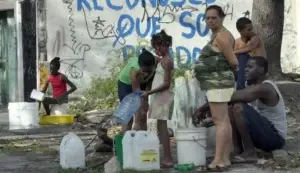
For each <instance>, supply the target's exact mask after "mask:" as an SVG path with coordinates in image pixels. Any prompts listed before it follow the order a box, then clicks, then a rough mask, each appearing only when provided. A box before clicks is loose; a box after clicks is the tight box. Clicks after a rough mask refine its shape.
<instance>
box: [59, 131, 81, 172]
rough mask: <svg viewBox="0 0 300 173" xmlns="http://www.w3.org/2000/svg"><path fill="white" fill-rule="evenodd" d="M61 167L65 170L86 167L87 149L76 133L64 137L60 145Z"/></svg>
mask: <svg viewBox="0 0 300 173" xmlns="http://www.w3.org/2000/svg"><path fill="white" fill-rule="evenodd" d="M60 166H61V167H62V168H63V169H77V168H84V167H85V147H84V144H83V142H82V140H81V139H80V138H79V137H78V136H77V135H76V134H75V133H69V134H68V135H66V136H64V137H63V139H62V141H61V143H60Z"/></svg>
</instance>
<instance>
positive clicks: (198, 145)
mask: <svg viewBox="0 0 300 173" xmlns="http://www.w3.org/2000/svg"><path fill="white" fill-rule="evenodd" d="M175 137H176V142H177V154H178V156H177V157H178V164H190V163H193V164H195V165H196V166H205V165H206V128H187V129H177V130H176V133H175Z"/></svg>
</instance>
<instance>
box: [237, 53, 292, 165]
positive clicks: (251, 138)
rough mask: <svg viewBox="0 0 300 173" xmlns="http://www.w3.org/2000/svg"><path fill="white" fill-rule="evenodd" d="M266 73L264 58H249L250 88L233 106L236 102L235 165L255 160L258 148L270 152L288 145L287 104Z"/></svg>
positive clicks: (238, 96) (248, 77)
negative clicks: (286, 141)
mask: <svg viewBox="0 0 300 173" xmlns="http://www.w3.org/2000/svg"><path fill="white" fill-rule="evenodd" d="M267 72H268V62H267V60H266V59H265V58H264V57H252V58H250V59H249V61H248V63H247V65H246V68H245V76H246V80H247V84H248V85H249V86H248V87H247V88H245V89H243V90H239V91H237V92H235V93H234V94H233V95H232V97H231V103H237V104H235V105H234V106H233V111H232V115H231V122H232V128H233V132H234V133H233V140H234V141H233V142H234V148H235V154H236V156H235V157H234V159H233V161H234V162H248V161H256V152H255V148H258V149H261V150H264V151H267V152H269V151H273V150H276V149H281V148H282V147H283V146H284V144H285V139H286V114H285V105H284V101H283V98H282V96H281V93H280V91H279V90H278V88H277V86H276V84H274V83H273V82H272V81H270V80H267V75H266V74H267ZM247 103H248V104H247Z"/></svg>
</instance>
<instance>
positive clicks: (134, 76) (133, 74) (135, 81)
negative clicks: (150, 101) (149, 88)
mask: <svg viewBox="0 0 300 173" xmlns="http://www.w3.org/2000/svg"><path fill="white" fill-rule="evenodd" d="M130 78H131V85H132V91H133V92H136V91H140V90H141V86H140V84H141V83H140V80H139V78H138V71H136V69H135V68H131V71H130Z"/></svg>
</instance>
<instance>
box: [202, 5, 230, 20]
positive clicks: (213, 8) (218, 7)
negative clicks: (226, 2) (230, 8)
mask: <svg viewBox="0 0 300 173" xmlns="http://www.w3.org/2000/svg"><path fill="white" fill-rule="evenodd" d="M209 10H216V11H217V13H218V16H219V17H220V18H225V16H226V14H225V13H224V11H223V9H222V7H220V6H218V5H211V6H208V7H207V8H206V10H205V14H206V13H207V11H209Z"/></svg>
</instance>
